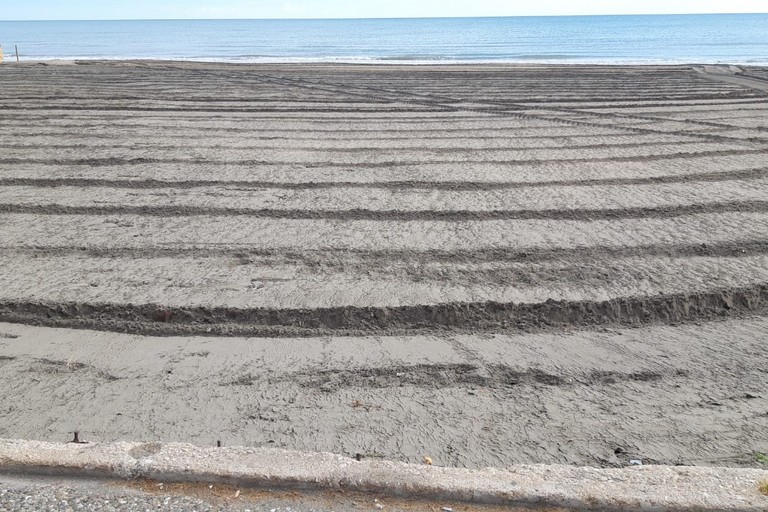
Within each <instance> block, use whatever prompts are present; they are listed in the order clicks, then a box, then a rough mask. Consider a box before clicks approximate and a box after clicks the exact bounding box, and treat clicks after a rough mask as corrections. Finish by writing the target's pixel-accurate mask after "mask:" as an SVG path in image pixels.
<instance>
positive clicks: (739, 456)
mask: <svg viewBox="0 0 768 512" xmlns="http://www.w3.org/2000/svg"><path fill="white" fill-rule="evenodd" d="M767 77H768V69H766V68H748V67H738V68H737V67H733V66H644V67H634V66H575V65H574V66H519V65H515V66H513V65H461V66H400V65H391V66H386V65H357V66H355V65H320V64H301V65H278V64H275V65H226V64H202V63H180V62H89V63H84V62H80V63H74V62H73V63H71V64H70V65H56V66H54V65H49V64H44V63H39V64H21V65H7V64H4V65H2V66H0V86H1V87H2V90H3V96H2V98H0V106H2V108H0V120H2V126H3V130H2V131H0V322H2V323H0V368H1V370H0V389H2V390H3V391H0V398H2V400H0V411H2V414H0V438H28V439H40V440H57V441H63V440H67V439H69V438H70V437H71V433H72V432H73V431H75V430H77V431H79V432H81V433H82V435H83V436H84V437H85V438H86V439H89V440H93V441H115V440H131V441H179V442H192V443H197V444H202V445H211V444H215V443H216V441H221V442H223V443H224V444H227V445H235V444H237V445H247V446H274V447H284V448H291V449H300V450H321V451H330V452H333V453H340V454H348V455H350V456H355V455H356V454H361V455H362V456H364V457H376V458H387V459H394V460H403V461H408V462H420V461H421V460H422V459H423V457H424V456H429V457H431V458H432V459H433V460H434V462H435V464H438V465H445V466H460V467H473V468H474V467H484V466H499V467H503V466H506V465H510V464H515V463H522V464H527V463H568V464H578V465H590V466H623V465H626V464H628V461H629V460H633V459H640V460H643V461H644V462H645V463H661V464H695V465H718V466H747V467H749V466H753V467H760V461H759V460H758V458H757V457H756V454H758V453H766V452H768V352H766V350H765V342H766V340H768V78H767Z"/></svg>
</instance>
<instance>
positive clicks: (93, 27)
mask: <svg viewBox="0 0 768 512" xmlns="http://www.w3.org/2000/svg"><path fill="white" fill-rule="evenodd" d="M0 44H2V45H3V49H4V51H5V53H6V57H8V56H9V54H11V53H12V52H13V46H14V45H18V47H19V51H20V54H21V58H22V59H23V60H40V59H182V60H200V61H224V62H286V61H334V62H393V63H394V62H398V63H399V62H408V63H421V62H432V63H435V62H441V63H453V62H531V63H533V62H546V63H550V62H555V63H649V64H651V63H693V62H695V63H733V64H768V14H720V15H673V16H668V15H658V16H558V17H510V18H418V19H363V20H360V19H357V20H138V21H4V22H0Z"/></svg>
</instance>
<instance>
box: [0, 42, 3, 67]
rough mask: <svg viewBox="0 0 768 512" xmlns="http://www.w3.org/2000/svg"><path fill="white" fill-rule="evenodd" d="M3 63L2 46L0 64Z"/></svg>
mask: <svg viewBox="0 0 768 512" xmlns="http://www.w3.org/2000/svg"><path fill="white" fill-rule="evenodd" d="M2 63H3V47H2V46H0V64H2Z"/></svg>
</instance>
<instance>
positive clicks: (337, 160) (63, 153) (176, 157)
mask: <svg viewBox="0 0 768 512" xmlns="http://www.w3.org/2000/svg"><path fill="white" fill-rule="evenodd" d="M765 153H766V150H765V149H761V148H757V149H751V148H750V149H744V146H741V145H735V144H724V143H700V144H692V145H689V146H682V147H676V146H674V145H673V146H662V147H658V148H657V147H653V148H644V147H640V148H616V149H614V148H611V147H605V148H600V149H585V150H578V149H562V150H558V149H543V150H536V149H531V150H517V151H514V150H498V151H497V150H484V151H465V152H456V153H453V154H444V153H442V152H430V151H429V150H414V151H408V152H398V151H391V150H387V151H368V152H361V153H359V154H357V153H354V154H345V153H341V154H339V153H333V152H327V153H326V152H322V151H296V150H293V151H285V150H271V151H270V150H261V149H258V148H255V149H253V150H227V149H219V148H212V149H206V148H202V149H197V150H195V151H188V152H186V153H184V154H183V156H181V155H180V153H179V152H178V151H174V150H157V149H156V150H148V149H143V148H136V149H135V150H126V149H123V150H120V149H116V150H107V149H90V150H88V152H87V154H88V155H89V157H88V158H82V156H83V155H84V154H85V153H84V151H83V150H71V149H70V150H47V149H45V148H38V149H37V150H30V151H27V150H13V149H11V150H6V151H4V152H3V157H2V158H0V165H18V164H37V163H40V164H45V163H52V164H59V165H68V164H69V165H90V166H94V165H114V164H115V163H125V164H131V163H133V164H137V163H150V162H151V163H191V164H195V163H210V164H217V165H228V164H229V165H258V164H269V165H297V166H304V167H333V166H340V165H349V166H356V167H371V166H376V167H390V166H397V165H409V164H414V163H416V162H421V163H424V164H430V163H433V164H434V163H465V164H476V163H477V164H481V163H496V164H504V165H510V166H513V165H527V164H528V165H529V164H531V163H541V162H544V163H547V162H558V163H561V162H562V163H568V162H573V163H577V162H578V163H586V162H652V161H657V160H674V159H682V158H688V157H691V156H694V157H701V156H712V157H714V156H727V155H754V154H760V155H765Z"/></svg>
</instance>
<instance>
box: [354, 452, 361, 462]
mask: <svg viewBox="0 0 768 512" xmlns="http://www.w3.org/2000/svg"><path fill="white" fill-rule="evenodd" d="M355 460H357V461H361V460H363V454H362V453H356V454H355Z"/></svg>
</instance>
